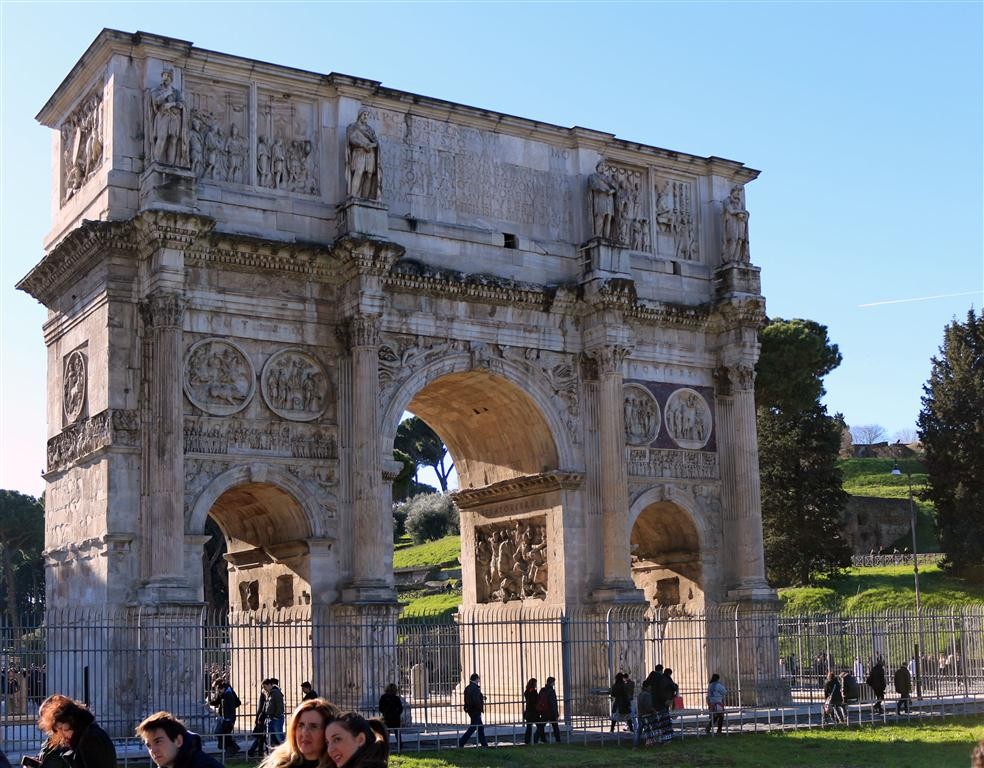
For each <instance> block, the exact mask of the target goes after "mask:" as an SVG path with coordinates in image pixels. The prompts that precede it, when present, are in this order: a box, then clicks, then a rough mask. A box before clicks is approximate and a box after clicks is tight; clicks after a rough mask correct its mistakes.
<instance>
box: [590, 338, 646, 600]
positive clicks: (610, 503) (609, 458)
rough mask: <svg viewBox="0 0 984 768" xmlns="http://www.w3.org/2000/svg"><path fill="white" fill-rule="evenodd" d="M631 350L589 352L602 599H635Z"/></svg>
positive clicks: (606, 348) (604, 348)
mask: <svg viewBox="0 0 984 768" xmlns="http://www.w3.org/2000/svg"><path fill="white" fill-rule="evenodd" d="M628 353H629V349H628V348H627V347H623V346H618V345H605V346H601V347H597V348H594V349H592V350H589V351H588V352H587V354H588V355H589V356H591V357H592V358H593V359H594V361H595V364H596V366H597V376H598V386H597V398H598V399H597V423H598V456H597V461H598V476H599V478H600V483H599V485H600V494H599V496H600V503H601V517H602V531H603V538H604V558H603V559H604V562H603V585H602V588H601V590H598V591H596V595H598V596H599V597H601V598H604V599H615V598H617V597H619V596H620V594H621V595H624V594H626V593H628V594H633V593H634V592H635V585H634V584H633V582H632V556H631V552H630V549H629V536H630V531H629V489H628V478H627V475H626V471H625V425H624V423H623V420H624V410H623V400H624V395H623V392H622V363H623V361H624V360H625V358H626V356H627V355H628Z"/></svg>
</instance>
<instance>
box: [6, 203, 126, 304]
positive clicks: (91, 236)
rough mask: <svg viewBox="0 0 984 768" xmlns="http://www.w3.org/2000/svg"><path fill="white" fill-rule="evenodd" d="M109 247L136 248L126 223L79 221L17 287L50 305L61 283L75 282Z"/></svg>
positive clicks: (111, 248)
mask: <svg viewBox="0 0 984 768" xmlns="http://www.w3.org/2000/svg"><path fill="white" fill-rule="evenodd" d="M109 250H114V251H132V252H135V251H136V245H135V244H134V243H133V241H132V240H131V238H130V225H129V224H128V223H127V222H116V221H83V222H82V225H81V226H80V227H79V228H78V229H75V230H74V231H72V232H71V233H69V235H68V236H66V237H65V238H64V239H63V240H62V241H61V242H60V243H59V244H58V245H57V246H55V247H54V248H53V249H52V250H51V252H50V253H48V254H47V255H46V256H45V257H44V258H43V259H42V260H41V261H40V262H39V263H38V264H37V265H36V266H35V267H34V268H33V269H32V270H31V271H30V272H28V273H27V275H25V276H24V277H23V278H22V279H21V280H20V282H18V283H17V288H18V290H21V291H24V292H25V293H29V294H30V295H31V296H33V297H34V298H35V299H37V300H38V301H40V302H41V303H42V304H44V305H45V306H48V307H50V306H51V303H52V302H53V301H54V299H55V298H56V297H57V296H58V294H59V293H61V289H62V288H63V287H64V286H66V285H68V284H70V283H74V282H77V281H78V280H79V279H80V277H81V276H82V275H83V274H85V273H86V272H87V271H88V270H89V269H91V268H92V266H93V265H94V264H95V263H96V262H98V261H99V260H100V259H103V258H105V257H106V252H107V251H109Z"/></svg>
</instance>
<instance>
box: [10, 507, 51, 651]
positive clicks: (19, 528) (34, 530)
mask: <svg viewBox="0 0 984 768" xmlns="http://www.w3.org/2000/svg"><path fill="white" fill-rule="evenodd" d="M43 549H44V505H43V503H42V501H41V500H40V499H35V498H34V497H33V496H28V495H26V494H23V493H18V492H17V491H0V598H2V605H3V610H4V612H5V613H6V614H7V617H8V619H9V621H10V624H11V626H12V627H13V628H14V633H15V635H17V634H19V630H20V618H21V616H22V615H23V614H25V613H26V612H28V611H30V610H37V609H40V608H42V607H44V560H43V559H42V557H41V551H42V550H43Z"/></svg>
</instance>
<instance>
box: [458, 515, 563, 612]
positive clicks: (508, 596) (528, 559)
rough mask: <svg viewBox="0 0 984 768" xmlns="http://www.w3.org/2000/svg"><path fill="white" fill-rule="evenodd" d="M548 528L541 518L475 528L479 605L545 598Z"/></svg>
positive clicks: (547, 574)
mask: <svg viewBox="0 0 984 768" xmlns="http://www.w3.org/2000/svg"><path fill="white" fill-rule="evenodd" d="M548 576H549V573H548V567H547V526H546V522H545V521H544V520H543V518H539V519H538V520H535V521H528V520H516V521H512V522H509V523H505V524H498V525H483V526H478V527H476V528H475V577H476V582H477V584H476V587H477V589H476V593H477V594H476V597H477V600H478V602H480V603H491V602H502V603H507V602H509V601H510V600H529V599H543V598H545V597H546V596H547V585H548Z"/></svg>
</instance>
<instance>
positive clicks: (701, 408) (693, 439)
mask: <svg viewBox="0 0 984 768" xmlns="http://www.w3.org/2000/svg"><path fill="white" fill-rule="evenodd" d="M666 431H667V432H668V433H669V435H670V437H672V438H673V441H674V442H675V443H676V444H677V445H679V446H680V447H681V448H687V449H691V450H695V449H698V448H703V447H704V446H705V445H707V441H708V439H709V438H710V436H711V408H710V406H709V405H708V404H707V400H705V399H704V397H703V395H701V394H700V392H697V391H696V390H693V389H689V388H683V389H678V390H676V392H674V393H673V394H672V395H670V397H669V399H668V400H667V401H666Z"/></svg>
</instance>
